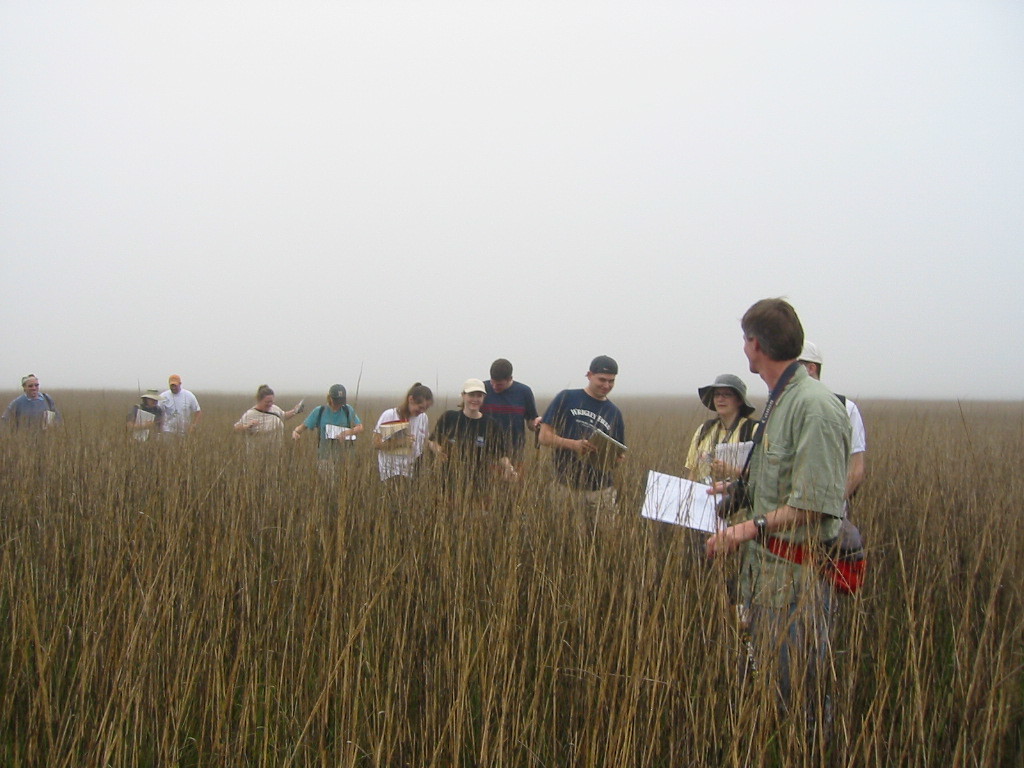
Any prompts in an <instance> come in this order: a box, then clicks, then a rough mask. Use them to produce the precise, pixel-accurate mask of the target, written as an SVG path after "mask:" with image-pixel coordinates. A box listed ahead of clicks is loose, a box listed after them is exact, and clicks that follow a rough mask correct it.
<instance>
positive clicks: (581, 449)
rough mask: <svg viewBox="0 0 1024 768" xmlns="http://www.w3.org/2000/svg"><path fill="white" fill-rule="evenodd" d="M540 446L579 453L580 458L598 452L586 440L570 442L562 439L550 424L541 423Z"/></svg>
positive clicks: (564, 438) (565, 438) (567, 439)
mask: <svg viewBox="0 0 1024 768" xmlns="http://www.w3.org/2000/svg"><path fill="white" fill-rule="evenodd" d="M540 444H541V445H546V446H548V447H549V448H561V449H563V450H566V451H573V452H575V453H578V454H579V455H580V456H584V455H586V454H588V453H591V452H593V451H596V450H597V448H595V447H594V446H593V445H591V444H590V443H589V442H588V441H586V440H570V439H569V438H567V437H561V436H559V435H557V434H555V430H554V429H553V428H552V426H551V425H550V424H545V423H544V422H541V425H540Z"/></svg>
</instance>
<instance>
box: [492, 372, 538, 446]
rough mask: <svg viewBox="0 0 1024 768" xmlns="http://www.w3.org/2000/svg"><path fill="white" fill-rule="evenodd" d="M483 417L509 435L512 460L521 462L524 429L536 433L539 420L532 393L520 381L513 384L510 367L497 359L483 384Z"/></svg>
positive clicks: (524, 441) (524, 442)
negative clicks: (487, 379)
mask: <svg viewBox="0 0 1024 768" xmlns="http://www.w3.org/2000/svg"><path fill="white" fill-rule="evenodd" d="M484 386H485V387H486V388H487V392H486V394H485V396H484V407H483V408H482V409H481V410H483V412H484V413H486V414H487V415H488V416H490V417H491V418H492V419H494V420H495V421H496V422H498V424H499V425H501V428H502V429H503V430H505V433H506V434H507V435H508V440H509V444H510V449H511V457H512V460H513V461H515V462H521V461H522V458H523V448H524V447H525V445H526V428H527V427H529V428H530V430H531V431H532V430H535V429H537V424H538V423H539V422H540V416H539V415H538V414H537V401H536V400H535V399H534V397H533V390H532V389H530V388H529V387H528V386H526V385H525V384H523V383H522V382H521V381H513V380H512V363H510V362H509V361H508V360H505V359H504V358H498V359H497V360H495V361H494V362H493V363H491V379H490V381H487V382H484Z"/></svg>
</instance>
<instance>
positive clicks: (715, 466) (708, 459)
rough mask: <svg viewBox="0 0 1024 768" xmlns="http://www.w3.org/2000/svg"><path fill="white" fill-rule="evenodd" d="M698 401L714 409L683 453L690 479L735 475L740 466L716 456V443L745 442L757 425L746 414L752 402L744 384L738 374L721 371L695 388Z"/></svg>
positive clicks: (706, 480)
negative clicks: (685, 453) (748, 397)
mask: <svg viewBox="0 0 1024 768" xmlns="http://www.w3.org/2000/svg"><path fill="white" fill-rule="evenodd" d="M697 394H698V395H699V396H700V401H701V402H702V403H704V406H705V407H706V408H708V409H709V410H712V411H714V412H715V413H716V416H715V417H714V418H713V419H708V420H707V421H705V422H704V423H703V424H701V425H700V427H699V428H698V429H697V431H696V432H695V433H694V435H693V440H692V441H691V442H690V451H689V453H688V454H687V456H686V471H687V473H688V475H689V477H690V479H691V480H696V481H698V482H702V483H709V484H710V483H712V482H714V481H716V480H727V479H730V478H733V477H735V476H736V475H737V474H738V473H739V471H740V467H738V466H735V465H733V464H728V463H726V462H724V461H722V460H721V459H720V458H716V457H715V447H716V446H718V445H721V444H723V443H726V444H730V443H732V444H735V443H743V442H747V441H748V440H750V439H751V437H752V436H753V434H754V427H755V426H756V425H757V421H756V420H755V419H751V418H749V416H750V414H752V413H753V412H754V406H752V405H751V404H750V402H749V401H748V400H747V385H746V384H744V383H743V380H742V379H741V378H740V377H739V376H734V375H732V374H731V373H723V374H722V375H721V376H719V377H718V378H716V379H715V380H714V382H713V383H711V384H708V385H707V386H706V387H701V388H700V389H698V390H697Z"/></svg>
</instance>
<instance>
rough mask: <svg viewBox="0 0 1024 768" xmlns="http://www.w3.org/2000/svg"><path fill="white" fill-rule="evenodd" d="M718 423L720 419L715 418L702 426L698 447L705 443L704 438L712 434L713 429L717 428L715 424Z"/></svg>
mask: <svg viewBox="0 0 1024 768" xmlns="http://www.w3.org/2000/svg"><path fill="white" fill-rule="evenodd" d="M717 423H718V417H715V418H713V419H708V420H707V421H705V422H704V423H703V424H701V425H700V434H699V435H697V444H698V445H699V444H700V443H702V442H703V441H704V438H705V437H707V436H708V432H710V431H711V428H712V427H713V426H715V424H717Z"/></svg>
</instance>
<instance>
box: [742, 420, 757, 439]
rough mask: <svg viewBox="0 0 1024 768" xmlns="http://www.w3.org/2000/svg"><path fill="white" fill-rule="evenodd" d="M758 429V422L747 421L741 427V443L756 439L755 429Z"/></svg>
mask: <svg viewBox="0 0 1024 768" xmlns="http://www.w3.org/2000/svg"><path fill="white" fill-rule="evenodd" d="M755 427H757V422H756V421H753V420H751V419H747V420H746V421H745V422H743V423H742V424H741V425H740V442H741V443H746V442H749V441H750V440H752V439H753V438H754V429H755Z"/></svg>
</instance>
